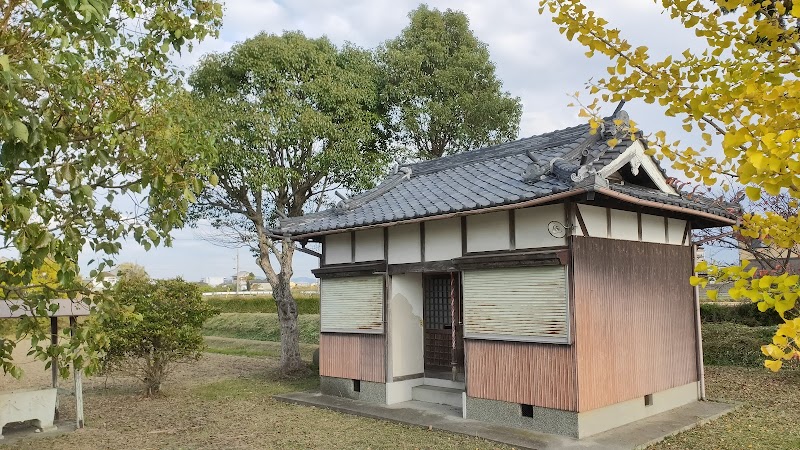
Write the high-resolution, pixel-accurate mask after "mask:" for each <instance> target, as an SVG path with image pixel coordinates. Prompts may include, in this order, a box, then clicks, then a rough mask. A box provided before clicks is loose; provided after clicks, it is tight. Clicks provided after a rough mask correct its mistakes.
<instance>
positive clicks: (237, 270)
mask: <svg viewBox="0 0 800 450" xmlns="http://www.w3.org/2000/svg"><path fill="white" fill-rule="evenodd" d="M239 283H241V280H239V249H238V248H237V249H236V295H239Z"/></svg>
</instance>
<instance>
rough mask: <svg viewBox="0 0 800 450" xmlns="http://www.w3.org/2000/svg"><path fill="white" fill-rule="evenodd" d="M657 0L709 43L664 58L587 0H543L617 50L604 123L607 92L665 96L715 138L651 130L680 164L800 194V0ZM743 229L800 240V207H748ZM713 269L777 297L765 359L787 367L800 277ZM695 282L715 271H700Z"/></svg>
mask: <svg viewBox="0 0 800 450" xmlns="http://www.w3.org/2000/svg"><path fill="white" fill-rule="evenodd" d="M655 2H656V3H657V4H659V5H660V6H662V7H663V9H664V13H665V15H667V16H669V17H670V18H671V19H672V20H675V21H678V22H680V23H681V24H682V26H683V27H685V28H686V29H687V30H690V31H691V32H693V33H694V34H695V35H696V36H697V37H698V38H700V39H701V40H703V41H704V43H705V49H703V50H699V51H695V50H690V49H687V50H683V49H675V50H674V51H673V52H672V54H670V55H667V56H666V57H663V58H656V57H654V56H652V55H651V53H650V51H649V49H648V48H647V47H645V46H641V45H635V44H634V43H631V42H628V40H627V39H625V37H624V33H623V30H620V29H617V28H614V27H613V26H612V25H611V24H610V22H609V21H608V19H607V18H603V17H600V16H599V15H598V14H597V13H596V12H595V11H593V10H591V9H590V8H589V7H587V5H586V4H584V1H581V0H540V2H539V4H540V9H539V12H540V13H544V12H548V13H549V14H550V15H552V20H553V22H554V23H555V24H556V25H557V26H558V27H559V30H560V32H561V33H562V34H563V35H565V36H566V37H567V39H569V40H571V41H577V42H579V43H580V44H582V45H583V46H584V47H586V49H587V50H588V51H587V56H590V57H593V56H597V55H605V56H606V57H607V58H608V59H609V61H610V62H609V65H608V71H607V73H608V76H605V77H603V78H601V79H598V80H594V81H592V83H591V84H590V87H589V92H590V94H592V95H593V97H594V100H593V101H592V103H590V104H588V105H586V106H584V109H585V113H584V115H585V116H589V117H590V121H591V123H593V124H594V123H596V122H597V120H598V118H599V117H600V113H599V108H598V105H599V104H600V102H601V101H602V102H619V101H621V100H626V101H631V100H641V101H644V102H646V103H652V104H658V105H660V106H661V107H662V108H663V112H664V114H665V115H666V116H668V117H675V118H677V120H681V121H682V127H683V129H684V130H685V131H689V132H691V131H697V132H699V136H698V137H700V138H701V140H702V141H703V143H704V145H703V146H702V147H700V148H697V149H691V148H688V147H686V146H681V144H680V142H679V141H672V142H670V140H669V133H666V132H663V131H659V132H656V133H653V134H651V135H650V136H649V139H650V141H651V142H650V143H649V144H650V147H651V148H653V149H656V157H657V158H659V159H663V158H666V159H668V160H671V161H672V162H673V167H674V168H675V169H676V170H681V171H683V172H684V174H685V175H686V176H687V177H688V178H690V179H693V180H695V181H696V182H701V183H704V184H707V185H712V184H715V183H717V182H718V180H720V179H721V176H723V175H724V176H725V177H730V178H732V179H733V180H734V182H735V183H738V184H741V185H743V186H746V189H745V193H746V195H747V197H748V198H750V199H751V200H753V201H756V200H758V199H759V198H760V197H761V195H762V193H767V194H769V195H777V194H779V193H787V194H789V195H790V196H791V197H793V198H795V199H800V127H799V126H798V125H799V123H798V113H797V111H800V44H799V43H800V32H799V31H798V24H799V23H800V1H794V2H792V1H754V0H713V1H709V0H672V1H669V0H655ZM714 145H716V146H721V150H722V151H721V152H717V153H719V154H721V156H720V157H717V158H715V157H712V156H709V154H710V152H709V150H710V149H711V148H712V146H714ZM717 148H719V147H717ZM728 187H729V186H723V188H728ZM736 231H738V232H739V233H740V234H741V235H742V236H745V237H750V238H757V239H761V240H762V241H764V242H765V244H767V245H772V246H777V247H781V248H792V247H794V246H796V245H798V244H799V243H800V218H798V217H797V216H792V217H788V218H785V217H782V216H780V215H778V214H774V213H770V212H767V213H764V214H751V215H745V216H744V217H743V220H742V223H741V224H740V225H739V226H738V227H737V230H736ZM704 269H706V268H704ZM713 269H714V273H715V274H716V278H717V280H718V281H725V280H729V281H732V282H734V287H733V288H732V289H731V290H730V294H731V297H733V298H736V299H747V300H749V301H752V302H754V303H757V304H758V307H759V309H760V310H761V311H766V310H769V309H775V310H776V311H777V312H778V313H779V314H780V315H781V317H783V318H784V321H785V324H784V325H782V326H781V327H780V328H779V329H778V331H777V333H776V334H775V337H774V338H773V341H772V343H769V344H766V345H764V346H763V347H762V351H763V353H764V355H765V356H766V357H767V360H766V361H765V367H767V368H769V369H770V370H773V371H777V370H779V369H780V368H781V366H782V364H783V362H784V361H786V360H790V359H800V343H798V341H797V336H798V334H800V318H798V317H797V316H798V308H797V298H798V294H800V286H799V285H798V277H797V276H796V275H789V274H775V275H768V276H764V277H760V278H755V276H756V271H755V269H749V268H748V267H747V264H745V263H743V265H741V266H737V267H729V268H713ZM708 270H709V273H710V271H711V268H708ZM691 283H692V284H693V285H705V284H706V283H707V280H706V279H705V276H702V275H698V276H695V277H692V280H691Z"/></svg>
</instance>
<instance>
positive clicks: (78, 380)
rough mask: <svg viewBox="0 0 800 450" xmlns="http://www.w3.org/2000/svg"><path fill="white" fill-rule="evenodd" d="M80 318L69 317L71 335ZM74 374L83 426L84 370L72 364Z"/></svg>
mask: <svg viewBox="0 0 800 450" xmlns="http://www.w3.org/2000/svg"><path fill="white" fill-rule="evenodd" d="M237 282H238V280H237ZM77 328H78V320H77V319H76V318H75V317H70V318H69V329H70V336H72V337H73V338H74V337H75V334H76V332H77ZM72 376H73V378H74V379H75V427H76V428H78V429H80V428H83V380H82V378H81V376H82V372H81V371H80V370H78V369H77V368H76V367H75V364H72Z"/></svg>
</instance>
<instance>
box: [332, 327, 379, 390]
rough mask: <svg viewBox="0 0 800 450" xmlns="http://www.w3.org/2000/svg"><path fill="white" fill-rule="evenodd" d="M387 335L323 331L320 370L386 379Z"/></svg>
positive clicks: (337, 374) (367, 379)
mask: <svg viewBox="0 0 800 450" xmlns="http://www.w3.org/2000/svg"><path fill="white" fill-rule="evenodd" d="M384 364H385V354H384V338H383V335H374V334H340V333H322V334H320V336H319V374H320V375H322V376H325V377H337V378H350V379H353V380H364V381H374V382H377V383H385V382H386V375H385V370H384Z"/></svg>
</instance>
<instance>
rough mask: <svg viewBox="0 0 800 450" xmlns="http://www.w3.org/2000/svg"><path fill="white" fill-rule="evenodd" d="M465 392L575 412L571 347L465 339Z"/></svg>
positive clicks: (573, 356) (482, 396) (575, 399)
mask: <svg viewBox="0 0 800 450" xmlns="http://www.w3.org/2000/svg"><path fill="white" fill-rule="evenodd" d="M465 345H466V351H467V395H469V396H470V397H478V398H486V399H492V400H502V401H506V402H512V403H524V404H528V405H535V406H542V407H546V408H556V409H563V410H568V411H576V410H577V406H578V401H577V392H576V390H575V384H576V383H575V376H576V373H575V350H574V349H575V347H574V346H570V345H555V344H536V343H527V342H507V341H488V340H467V342H466V343H465Z"/></svg>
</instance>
